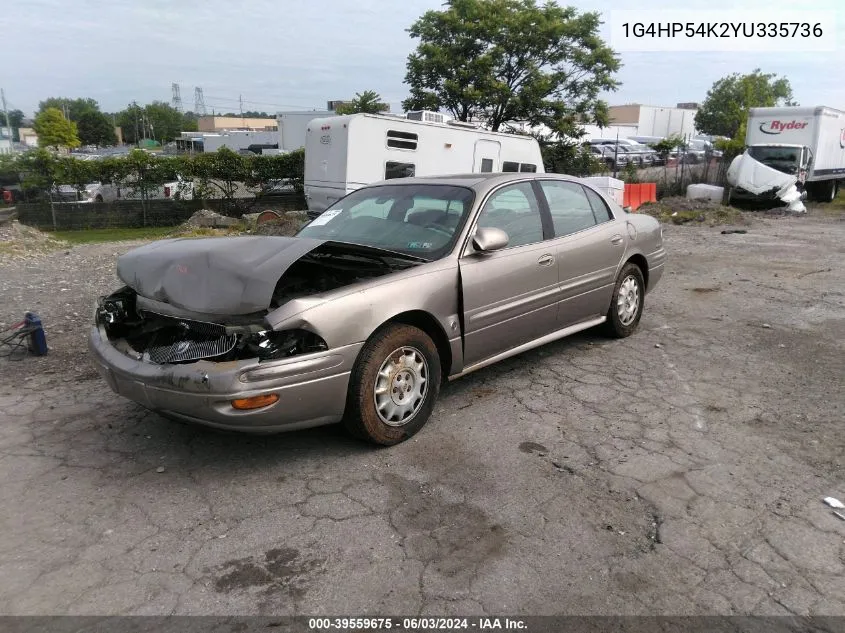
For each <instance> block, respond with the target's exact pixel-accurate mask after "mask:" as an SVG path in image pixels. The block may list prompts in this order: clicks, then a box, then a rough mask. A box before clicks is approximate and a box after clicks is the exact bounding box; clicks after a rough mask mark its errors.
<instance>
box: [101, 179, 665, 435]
mask: <svg viewBox="0 0 845 633" xmlns="http://www.w3.org/2000/svg"><path fill="white" fill-rule="evenodd" d="M665 260H666V251H665V249H664V247H663V236H662V231H661V228H660V225H659V224H658V222H657V221H656V220H655V219H653V218H651V217H649V216H646V215H629V214H627V213H625V211H624V210H623V209H622V208H620V207H619V206H618V205H617V204H616V203H615V202H613V201H612V200H610V199H608V198H606V197H605V196H604V195H602V194H601V193H600V192H598V191H597V190H596V189H593V188H592V187H590V186H587V185H586V184H584V183H583V182H582V181H580V180H578V179H575V178H571V177H567V176H559V175H556V174H528V173H512V174H479V173H475V174H466V175H456V176H446V177H442V178H405V179H401V180H390V181H384V182H381V183H377V184H375V185H371V186H367V187H363V188H361V189H358V190H356V191H354V192H352V193H350V194H348V195H347V196H346V197H344V198H342V199H340V200H338V201H337V202H335V203H334V204H332V205H331V206H330V207H329V208H328V209H327V210H326V211H325V212H324V213H322V214H321V215H320V216H319V217H317V218H316V219H315V220H313V221H312V222H310V223H309V224H308V225H306V226H305V227H304V228H303V229H302V230H301V231H300V232H299V234H298V235H297V236H296V237H270V236H248V237H230V238H207V239H175V240H164V241H159V242H154V243H151V244H148V245H146V246H142V247H140V248H138V249H135V250H133V251H130V252H128V253H126V254H125V255H123V256H121V257H120V258H119V259H118V263H117V273H118V276H119V277H120V279H121V280H122V281H123V282H124V283H125V284H126V286H125V287H123V288H121V289H119V290H117V291H116V292H115V293H113V294H111V295H109V296H106V297H102V298H101V299H100V301H99V303H98V306H97V308H96V313H95V316H94V322H93V324H92V327H91V330H90V337H89V347H90V350H91V353H92V354H93V357H94V359H95V362H96V365H97V368H98V370H99V371H100V373H101V374H102V376H103V377H104V378H105V380H106V381H107V382H108V384H109V385H110V386H111V388H112V389H113V390H114V391H116V392H117V393H119V394H121V395H123V396H126V397H127V398H130V399H132V400H135V401H136V402H139V403H141V404H142V405H144V406H146V407H148V408H150V409H153V410H155V411H158V412H160V413H161V414H163V415H165V416H168V417H171V418H175V419H178V420H183V421H189V422H197V423H201V424H206V425H209V426H213V427H219V428H225V429H234V430H243V431H258V432H272V431H284V430H292V429H298V428H304V427H310V426H317V425H321V424H328V423H333V422H338V421H340V420H343V421H344V423H345V425H346V427H347V428H348V429H349V430H350V431H351V432H352V433H354V434H355V435H358V436H361V437H363V438H366V439H368V440H370V441H372V442H375V443H378V444H384V445H390V444H395V443H398V442H401V441H402V440H404V439H406V438H408V437H410V436H411V435H413V434H414V433H416V432H417V431H418V430H419V429H420V428H421V427H422V426H423V425H424V424H425V422H426V420H427V419H428V418H429V416H430V415H431V411H432V409H433V407H434V404H435V401H436V399H437V395H438V392H439V390H440V386H441V384H442V383H443V381H444V380H445V379H454V378H459V377H461V376H464V375H465V374H468V373H469V372H472V371H474V370H477V369H480V368H482V367H485V366H487V365H490V364H492V363H495V362H497V361H499V360H502V359H504V358H507V357H510V356H513V355H515V354H518V353H520V352H522V351H525V350H528V349H531V348H534V347H538V346H540V345H543V344H545V343H548V342H550V341H554V340H556V339H559V338H562V337H565V336H568V335H570V334H574V333H575V332H579V331H582V330H585V329H587V328H591V327H594V326H599V325H601V326H604V327H605V329H606V330H607V332H608V333H609V334H611V335H613V336H616V337H625V336H629V335H630V334H632V333H633V332H634V331H635V330H636V328H637V325H638V323H639V320H640V316H641V315H642V312H643V305H644V303H643V302H644V299H645V295H646V293H647V292H648V291H650V290H651V289H652V288H654V286H655V285H656V284H657V283H658V281H659V280H660V278H661V276H662V274H663V269H664V264H665Z"/></svg>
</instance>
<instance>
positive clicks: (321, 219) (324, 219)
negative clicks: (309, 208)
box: [308, 209, 343, 226]
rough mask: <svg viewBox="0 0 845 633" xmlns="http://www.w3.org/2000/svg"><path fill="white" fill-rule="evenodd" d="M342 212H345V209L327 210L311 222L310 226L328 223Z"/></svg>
mask: <svg viewBox="0 0 845 633" xmlns="http://www.w3.org/2000/svg"><path fill="white" fill-rule="evenodd" d="M341 213H343V209H332V210H331V211H326V212H325V213H323V214H322V215H320V216H318V217H317V219H316V220H314V221H313V222H311V224H309V225H308V226H323V225H324V224H328V223H329V221H330V220H331V219H332V218H333V217H335V216H336V215H339V214H341Z"/></svg>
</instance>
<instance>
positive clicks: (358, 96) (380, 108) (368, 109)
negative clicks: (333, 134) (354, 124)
mask: <svg viewBox="0 0 845 633" xmlns="http://www.w3.org/2000/svg"><path fill="white" fill-rule="evenodd" d="M388 110H390V106H389V105H388V104H386V103H382V101H381V96H380V95H379V93H377V92H376V91H375V90H365V91H364V92H356V93H355V98H354V99H352V101H350V102H349V103H345V104H343V105H341V106H339V107H338V108H337V113H338V114H358V113H359V112H364V113H366V114H379V113H380V112H387V111H388Z"/></svg>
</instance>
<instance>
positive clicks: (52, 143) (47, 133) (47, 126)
mask: <svg viewBox="0 0 845 633" xmlns="http://www.w3.org/2000/svg"><path fill="white" fill-rule="evenodd" d="M33 127H34V128H35V132H36V133H37V134H38V145H40V146H41V147H55V148H56V149H58V148H60V147H68V148H73V147H79V136H77V133H76V124H75V123H74V122H73V121H68V120H67V119H66V118H65V116H64V115H63V114H62V111H61V110H59V109H58V108H47V109H46V110H43V111H41V112H39V113H38V115H37V116H36V117H35V124H34V126H33Z"/></svg>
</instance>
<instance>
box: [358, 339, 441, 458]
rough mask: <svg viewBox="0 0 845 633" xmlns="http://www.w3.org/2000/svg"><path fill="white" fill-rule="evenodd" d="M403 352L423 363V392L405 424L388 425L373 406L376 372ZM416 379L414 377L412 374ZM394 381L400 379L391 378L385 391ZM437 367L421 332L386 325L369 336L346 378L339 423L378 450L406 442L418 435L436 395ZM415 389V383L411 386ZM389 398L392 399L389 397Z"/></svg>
mask: <svg viewBox="0 0 845 633" xmlns="http://www.w3.org/2000/svg"><path fill="white" fill-rule="evenodd" d="M403 348H405V349H411V350H414V351H415V352H418V353H420V354H421V355H422V357H423V358H424V359H425V366H426V370H425V372H421V373H425V374H426V375H425V381H424V384H425V389H424V391H422V392H421V400H417V401H416V402H417V404H415V405H413V407H414V409H413V413H412V414H411V415H409V417H408V418H407V420H401V419H400V420H394V421H393V425H391V424H388V423H387V422H386V421H385V420H384V418H383V416H382V414H380V413H379V410H378V408H377V405H376V394H375V389H376V380H377V378H378V374H379V370H380V369H381V368H382V366H383V365H384V364H385V363H386V362H388V360H390V359H391V358H392V359H393V360H394V361H395V362H396V361H399V359H400V356H401V354H400V353H399V352H400V350H402V349H403ZM414 376H415V377H416V376H417V374H416V373H414ZM394 377H395V378H396V379H397V380H399V379H401V378H402V377H401V376H399V374H398V372H397V373H393V374H391V377H390V379H389V384H390V386H389V388H390V387H394V386H395V384H396V383H395V382H394ZM440 381H441V367H440V356H439V354H438V353H437V346H436V345H435V344H434V342H433V341H432V340H431V338H430V337H429V336H428V335H427V334H426V333H425V332H423V331H422V330H420V329H418V328H415V327H413V326H410V325H403V324H398V323H397V324H389V325H387V326H385V327H382V328H381V329H379V330H378V331H377V332H376V333H375V334H373V335H372V336H371V337H370V339H369V340H368V341H367V343H366V344H365V345H364V348H363V349H362V350H361V353H360V354H359V355H358V359H357V360H356V361H355V366H354V367H353V369H352V375H351V376H350V378H349V390H348V392H347V396H346V411H345V414H344V419H343V423H344V426H345V427H346V429H347V430H348V431H349V432H350V433H351V434H352V435H354V436H356V437H359V438H361V439H364V440H367V441H369V442H372V443H374V444H381V445H382V446H392V445H394V444H398V443H399V442H403V441H404V440H407V439H408V438H409V437H411V436H413V435H414V434H415V433H416V432H417V431H419V430H420V429H421V428H422V427H423V425H424V424H425V423H426V422H427V421H428V418H429V417H430V416H431V412H432V410H433V409H434V404H435V402H436V401H437V395H438V394H439V392H440ZM414 385H416V383H414ZM401 395H402V394H401V390H400V396H401ZM390 397H391V398H392V396H390Z"/></svg>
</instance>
